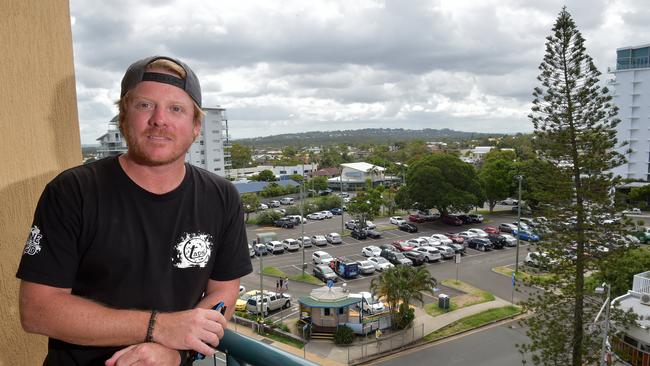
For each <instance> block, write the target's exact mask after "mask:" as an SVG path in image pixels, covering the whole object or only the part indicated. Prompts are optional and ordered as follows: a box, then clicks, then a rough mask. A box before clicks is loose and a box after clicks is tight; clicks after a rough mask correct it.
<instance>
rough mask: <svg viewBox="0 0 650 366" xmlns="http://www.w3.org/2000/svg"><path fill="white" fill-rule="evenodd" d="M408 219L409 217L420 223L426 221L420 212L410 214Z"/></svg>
mask: <svg viewBox="0 0 650 366" xmlns="http://www.w3.org/2000/svg"><path fill="white" fill-rule="evenodd" d="M408 219H409V221H411V222H417V223H418V224H419V223H422V222H424V221H425V220H424V218H423V217H422V216H420V215H418V214H410V215H409V217H408Z"/></svg>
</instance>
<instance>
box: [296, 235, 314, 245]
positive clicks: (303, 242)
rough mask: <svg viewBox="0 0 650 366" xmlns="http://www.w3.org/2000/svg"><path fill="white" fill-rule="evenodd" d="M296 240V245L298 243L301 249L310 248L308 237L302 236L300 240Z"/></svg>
mask: <svg viewBox="0 0 650 366" xmlns="http://www.w3.org/2000/svg"><path fill="white" fill-rule="evenodd" d="M296 240H298V243H300V246H301V247H303V248H311V238H310V237H308V236H303V237H302V238H298V239H296Z"/></svg>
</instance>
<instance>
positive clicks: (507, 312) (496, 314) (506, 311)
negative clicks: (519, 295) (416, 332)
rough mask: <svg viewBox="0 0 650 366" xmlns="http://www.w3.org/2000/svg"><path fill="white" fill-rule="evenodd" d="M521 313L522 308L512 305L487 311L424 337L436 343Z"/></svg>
mask: <svg viewBox="0 0 650 366" xmlns="http://www.w3.org/2000/svg"><path fill="white" fill-rule="evenodd" d="M519 313H521V308H519V307H518V306H512V305H508V306H504V307H500V308H494V309H489V310H485V311H482V312H480V313H477V314H474V315H470V316H467V317H465V318H462V319H460V320H458V321H455V322H453V323H451V324H449V325H447V326H444V327H442V328H440V329H438V330H436V331H435V332H432V333H429V334H427V335H426V336H425V337H424V339H425V341H428V342H430V341H436V340H438V339H442V338H445V337H449V336H451V335H454V334H457V333H461V332H464V331H467V330H470V329H474V328H478V327H481V326H483V325H486V324H489V323H493V322H496V321H499V320H502V319H506V318H509V317H512V316H515V315H517V314H519Z"/></svg>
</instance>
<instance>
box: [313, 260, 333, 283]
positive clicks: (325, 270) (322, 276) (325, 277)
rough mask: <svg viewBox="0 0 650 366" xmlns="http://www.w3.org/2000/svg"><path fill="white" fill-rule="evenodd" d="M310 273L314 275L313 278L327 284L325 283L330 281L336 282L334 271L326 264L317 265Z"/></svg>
mask: <svg viewBox="0 0 650 366" xmlns="http://www.w3.org/2000/svg"><path fill="white" fill-rule="evenodd" d="M312 273H313V274H314V277H316V278H318V279H319V280H321V281H323V282H325V283H327V281H329V280H332V281H333V282H337V281H338V279H339V278H338V276H337V275H336V273H334V271H333V270H332V269H331V268H330V266H329V265H328V264H318V265H315V266H314V269H313V270H312Z"/></svg>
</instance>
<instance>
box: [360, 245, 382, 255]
mask: <svg viewBox="0 0 650 366" xmlns="http://www.w3.org/2000/svg"><path fill="white" fill-rule="evenodd" d="M380 254H381V249H379V247H378V246H375V245H369V246H367V247H363V248H362V249H361V255H363V256H364V257H378V256H379V255H380Z"/></svg>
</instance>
